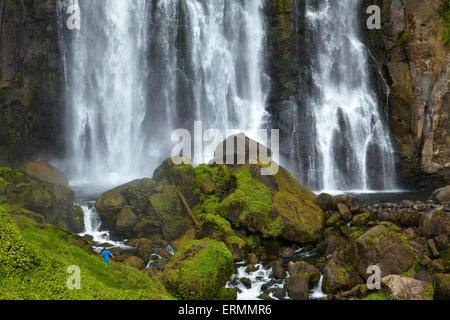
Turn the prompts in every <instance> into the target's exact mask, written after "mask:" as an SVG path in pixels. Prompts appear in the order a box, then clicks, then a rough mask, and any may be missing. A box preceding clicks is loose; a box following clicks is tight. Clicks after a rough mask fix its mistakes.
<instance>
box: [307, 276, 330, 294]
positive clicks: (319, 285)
mask: <svg viewBox="0 0 450 320" xmlns="http://www.w3.org/2000/svg"><path fill="white" fill-rule="evenodd" d="M322 286H323V274H321V275H320V280H319V282H318V283H317V285H316V286H315V287H314V288H313V289H312V290H311V292H310V294H309V299H310V300H320V299H325V298H326V297H328V295H327V294H326V293H325V292H323V288H322Z"/></svg>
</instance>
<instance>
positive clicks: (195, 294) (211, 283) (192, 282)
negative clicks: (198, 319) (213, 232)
mask: <svg viewBox="0 0 450 320" xmlns="http://www.w3.org/2000/svg"><path fill="white" fill-rule="evenodd" d="M167 268H168V270H167V271H166V272H165V275H164V278H165V280H166V283H167V287H168V289H169V290H170V291H171V292H172V293H173V294H174V295H176V296H177V297H179V298H182V299H188V300H190V299H194V300H204V299H213V298H214V297H216V296H217V295H218V294H219V295H220V290H221V288H222V287H224V286H225V284H226V282H227V281H228V279H229V278H230V277H231V275H232V274H233V272H234V266H233V258H232V255H231V252H230V251H229V250H228V248H227V247H226V246H225V244H224V243H222V242H218V241H215V240H211V239H208V238H206V239H202V240H193V241H190V242H188V243H186V244H185V245H183V246H182V247H181V248H180V249H179V250H178V251H177V253H176V254H175V255H174V256H172V258H171V259H170V261H169V264H168V266H167Z"/></svg>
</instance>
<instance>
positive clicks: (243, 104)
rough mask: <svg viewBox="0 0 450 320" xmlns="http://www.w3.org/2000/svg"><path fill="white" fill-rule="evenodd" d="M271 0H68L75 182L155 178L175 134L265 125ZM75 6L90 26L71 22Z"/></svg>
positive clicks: (70, 156) (64, 38)
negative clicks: (266, 8) (266, 15)
mask: <svg viewBox="0 0 450 320" xmlns="http://www.w3.org/2000/svg"><path fill="white" fill-rule="evenodd" d="M263 2H264V1H263V0H253V1H232V0H214V1H203V0H158V1H155V0H85V1H83V0H64V1H61V3H60V4H59V7H60V10H59V11H60V12H59V14H60V20H61V25H62V28H61V30H62V31H61V32H60V33H61V43H62V45H61V46H62V48H63V50H62V51H63V53H64V57H63V61H64V68H65V78H66V101H67V109H68V111H67V126H66V127H67V149H68V150H67V157H66V158H67V160H66V162H65V163H66V167H67V169H66V171H67V172H68V175H69V178H70V181H71V184H73V185H85V184H88V185H91V184H105V185H112V184H118V183H123V182H126V181H128V180H130V179H133V178H137V177H142V176H151V175H152V173H153V170H154V169H155V168H156V166H157V165H158V164H159V163H160V162H161V161H162V160H164V159H165V158H167V157H169V156H170V150H171V148H172V146H173V144H174V143H173V142H172V141H171V133H172V131H173V130H175V129H178V128H186V129H188V130H191V132H192V128H193V123H194V121H198V120H200V121H203V126H204V128H205V130H206V129H209V128H215V129H219V130H222V131H224V133H225V130H226V129H243V130H247V129H248V130H250V129H256V128H259V127H260V126H261V124H262V119H263V117H264V112H265V99H266V93H265V92H266V91H267V90H265V85H264V69H263V68H264V63H263V49H264V36H265V34H264V21H263V16H262V6H263ZM69 4H76V5H79V7H80V14H81V30H74V31H68V30H66V28H64V22H65V19H66V18H67V14H66V12H65V10H66V8H67V6H68V5H69Z"/></svg>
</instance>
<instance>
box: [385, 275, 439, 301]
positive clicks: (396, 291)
mask: <svg viewBox="0 0 450 320" xmlns="http://www.w3.org/2000/svg"><path fill="white" fill-rule="evenodd" d="M381 283H382V290H383V292H384V293H385V295H386V296H387V297H388V299H390V300H433V286H432V285H431V283H428V282H425V281H420V280H416V279H412V278H408V277H404V276H400V275H389V276H387V277H384V278H383V279H382V280H381Z"/></svg>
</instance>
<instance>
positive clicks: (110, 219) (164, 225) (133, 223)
mask: <svg viewBox="0 0 450 320" xmlns="http://www.w3.org/2000/svg"><path fill="white" fill-rule="evenodd" d="M166 165H167V162H164V164H163V165H162V167H164V166H166ZM160 170H161V169H160ZM164 176H165V177H166V175H164ZM167 177H169V176H167ZM177 179H178V180H180V181H184V180H183V179H182V178H179V177H178V178H177ZM176 188H177V187H176V185H173V184H170V183H169V181H168V180H167V179H163V180H162V181H160V182H157V181H155V180H154V179H140V180H135V181H132V182H129V183H127V184H124V185H122V186H119V187H117V188H115V189H113V190H110V191H107V192H105V193H104V194H102V195H101V196H100V197H99V198H98V199H97V201H96V203H95V207H96V209H97V211H98V212H99V214H100V216H101V218H102V222H103V224H104V226H105V228H108V229H109V230H112V231H113V233H115V234H116V235H118V236H120V237H123V238H134V237H140V238H155V239H158V238H161V239H165V240H168V241H172V240H175V239H177V238H179V237H181V236H182V235H183V234H184V233H185V232H186V231H187V230H188V229H189V228H190V227H191V224H192V221H191V218H190V217H189V215H188V214H187V212H186V208H185V206H184V204H183V202H182V200H181V199H180V196H179V194H178V193H177V190H176Z"/></svg>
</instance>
